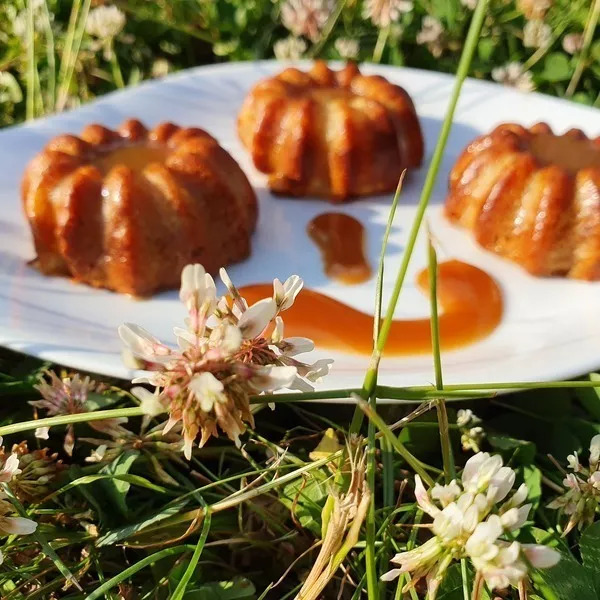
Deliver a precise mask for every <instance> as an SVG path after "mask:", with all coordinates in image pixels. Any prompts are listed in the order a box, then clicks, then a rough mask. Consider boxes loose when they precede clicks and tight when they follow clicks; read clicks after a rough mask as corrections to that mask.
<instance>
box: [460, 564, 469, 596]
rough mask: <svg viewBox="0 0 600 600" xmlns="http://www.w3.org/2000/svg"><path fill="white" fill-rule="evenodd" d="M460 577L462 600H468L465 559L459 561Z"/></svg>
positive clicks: (467, 574) (467, 578) (467, 576)
mask: <svg viewBox="0 0 600 600" xmlns="http://www.w3.org/2000/svg"><path fill="white" fill-rule="evenodd" d="M460 575H461V578H462V590H463V600H469V573H468V572H467V559H466V558H463V559H461V561H460Z"/></svg>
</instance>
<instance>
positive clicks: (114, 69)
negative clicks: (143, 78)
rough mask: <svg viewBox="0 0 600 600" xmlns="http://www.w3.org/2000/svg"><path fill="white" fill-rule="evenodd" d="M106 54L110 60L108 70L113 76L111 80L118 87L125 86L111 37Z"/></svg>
mask: <svg viewBox="0 0 600 600" xmlns="http://www.w3.org/2000/svg"><path fill="white" fill-rule="evenodd" d="M107 43H108V45H109V46H108V53H109V54H108V56H109V59H110V60H109V62H110V70H111V73H112V76H113V80H114V82H115V84H116V86H117V87H118V88H124V87H125V81H124V80H123V73H122V72H121V65H120V64H119V59H118V57H117V53H116V52H115V48H114V43H113V38H111V39H110V40H109V41H108V42H107Z"/></svg>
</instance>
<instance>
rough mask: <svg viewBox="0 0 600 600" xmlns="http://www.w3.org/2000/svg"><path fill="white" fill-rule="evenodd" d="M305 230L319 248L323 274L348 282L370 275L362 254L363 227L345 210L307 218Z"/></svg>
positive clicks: (356, 281) (363, 245) (366, 277)
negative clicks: (310, 218)
mask: <svg viewBox="0 0 600 600" xmlns="http://www.w3.org/2000/svg"><path fill="white" fill-rule="evenodd" d="M306 231H307V233H308V235H309V237H310V238H311V239H312V240H313V241H314V242H315V244H316V245H317V246H318V248H319V250H320V251H321V257H322V258H323V268H324V270H325V274H326V275H327V276H328V277H330V278H331V279H335V280H337V281H340V282H341V283H345V284H348V285H352V284H356V283H362V282H364V281H367V280H368V279H369V278H370V277H371V267H370V266H369V262H368V260H367V258H366V256H365V242H366V240H365V237H366V236H365V228H364V227H363V226H362V223H361V222H360V221H358V220H356V219H355V218H354V217H351V216H350V215H346V214H344V213H333V212H332V213H323V214H320V215H317V216H316V217H315V218H314V219H312V220H311V221H310V223H309V224H308V227H307V228H306Z"/></svg>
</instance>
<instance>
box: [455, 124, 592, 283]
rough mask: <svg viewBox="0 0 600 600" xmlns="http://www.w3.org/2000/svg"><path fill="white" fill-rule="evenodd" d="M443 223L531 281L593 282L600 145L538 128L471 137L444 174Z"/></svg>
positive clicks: (575, 133) (507, 127) (576, 134)
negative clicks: (506, 261) (567, 279)
mask: <svg viewBox="0 0 600 600" xmlns="http://www.w3.org/2000/svg"><path fill="white" fill-rule="evenodd" d="M445 210H446V215H447V217H448V218H449V219H450V220H451V221H453V222H456V223H458V224H460V225H462V226H464V227H466V228H468V229H471V230H473V233H474V234H475V239H476V240H477V242H478V243H479V244H481V245H482V246H483V247H484V248H486V249H488V250H491V251H493V252H496V253H497V254H500V255H501V256H504V257H506V258H508V259H510V260H512V261H514V262H516V263H518V264H520V265H521V266H522V267H524V268H525V269H526V270H527V271H529V272H530V273H532V274H534V275H540V276H549V275H560V276H566V277H570V278H573V279H587V280H598V279H600V138H596V139H588V138H587V137H586V136H585V134H584V133H583V132H582V131H580V130H578V129H572V130H570V131H568V132H567V133H565V134H564V135H555V134H554V133H552V130H551V129H550V127H548V125H546V124H544V123H540V124H538V125H534V126H533V127H531V128H529V129H526V128H524V127H521V126H520V125H514V124H503V125H500V126H499V127H497V128H496V129H494V131H492V133H490V134H489V135H484V136H481V137H478V138H477V139H476V140H474V141H473V142H472V143H471V144H470V145H469V146H468V147H467V148H466V149H465V150H464V152H463V153H462V155H461V156H460V157H459V159H458V161H457V162H456V164H455V165H454V168H453V169H452V172H451V174H450V183H449V194H448V198H447V200H446V206H445Z"/></svg>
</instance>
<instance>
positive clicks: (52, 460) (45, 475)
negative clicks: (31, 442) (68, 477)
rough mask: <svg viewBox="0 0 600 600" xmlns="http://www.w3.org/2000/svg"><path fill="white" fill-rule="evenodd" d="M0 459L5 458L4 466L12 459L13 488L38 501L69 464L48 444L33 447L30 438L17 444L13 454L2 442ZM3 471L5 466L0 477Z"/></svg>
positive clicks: (21, 496) (20, 495)
mask: <svg viewBox="0 0 600 600" xmlns="http://www.w3.org/2000/svg"><path fill="white" fill-rule="evenodd" d="M1 444H2V439H1V438H0V446H1ZM0 460H2V461H5V467H4V468H6V465H8V464H9V463H11V462H12V465H11V467H10V468H9V472H12V475H11V477H10V479H9V481H10V488H11V490H12V491H13V492H14V493H15V495H16V496H17V498H18V499H19V500H21V501H25V502H36V501H38V500H40V499H41V498H43V497H44V496H46V495H47V494H48V493H49V492H50V484H51V483H52V481H53V480H54V479H55V478H56V477H57V476H58V475H59V474H60V473H61V472H62V471H64V470H65V469H66V468H67V467H66V465H64V464H63V462H62V460H59V458H58V454H57V453H55V452H50V450H49V449H48V448H43V449H41V450H40V449H35V450H30V449H29V448H28V447H27V442H21V443H20V444H14V445H13V447H12V449H11V453H10V454H8V453H7V451H6V450H5V449H4V447H3V446H1V447H0ZM15 465H16V466H17V467H18V468H15ZM3 472H4V469H3V470H2V471H1V472H0V480H2V473H3Z"/></svg>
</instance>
